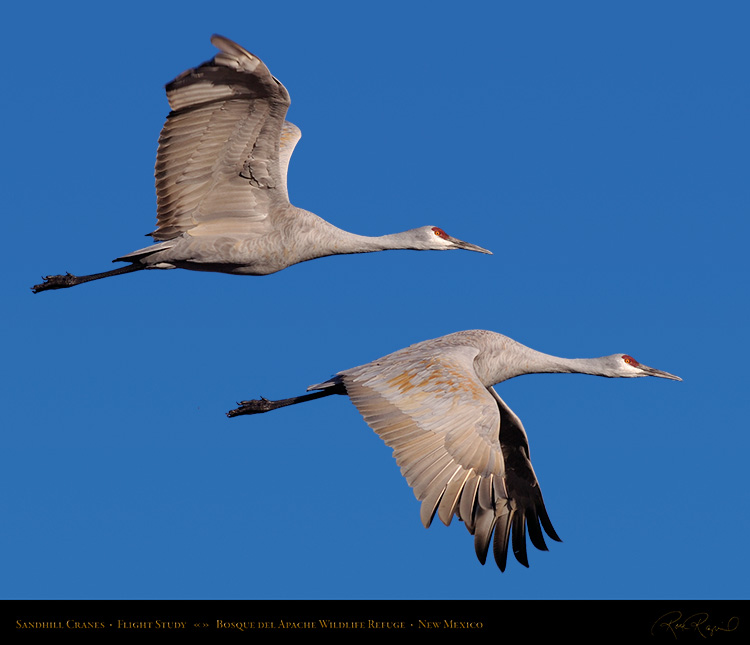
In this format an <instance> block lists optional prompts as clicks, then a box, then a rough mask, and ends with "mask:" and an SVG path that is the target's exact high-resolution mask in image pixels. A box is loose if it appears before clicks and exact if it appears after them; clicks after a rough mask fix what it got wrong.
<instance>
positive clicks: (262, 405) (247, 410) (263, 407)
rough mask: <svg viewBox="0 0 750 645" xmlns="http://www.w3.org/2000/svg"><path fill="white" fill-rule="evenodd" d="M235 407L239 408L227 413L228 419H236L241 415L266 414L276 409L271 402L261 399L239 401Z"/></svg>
mask: <svg viewBox="0 0 750 645" xmlns="http://www.w3.org/2000/svg"><path fill="white" fill-rule="evenodd" d="M237 405H239V406H240V407H239V408H236V409H234V410H230V411H229V412H227V416H228V417H230V418H231V417H238V416H240V415H242V414H260V413H261V412H268V411H269V410H273V409H275V408H276V406H275V405H274V402H273V401H269V400H268V399H264V398H263V397H260V399H253V400H252V401H240V402H239V403H238V404H237Z"/></svg>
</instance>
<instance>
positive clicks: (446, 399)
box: [227, 330, 682, 571]
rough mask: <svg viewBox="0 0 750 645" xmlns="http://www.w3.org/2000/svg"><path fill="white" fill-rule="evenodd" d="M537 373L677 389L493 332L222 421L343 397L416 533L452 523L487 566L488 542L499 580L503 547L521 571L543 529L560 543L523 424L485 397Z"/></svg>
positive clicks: (647, 371) (423, 349)
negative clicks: (381, 451)
mask: <svg viewBox="0 0 750 645" xmlns="http://www.w3.org/2000/svg"><path fill="white" fill-rule="evenodd" d="M544 372H567V373H581V374H594V375H598V376H607V377H638V376H658V377H661V378H666V379H672V380H675V381H681V380H682V379H681V378H679V377H678V376H674V375H672V374H669V373H667V372H662V371H661V370H657V369H654V368H651V367H647V366H646V365H642V364H641V363H639V362H638V361H636V360H635V359H634V358H633V357H632V356H629V355H627V354H612V355H611V356H602V357H601V358H573V359H570V358H559V357H557V356H551V355H549V354H543V353H541V352H538V351H536V350H533V349H530V348H528V347H525V346H524V345H522V344H521V343H518V342H516V341H515V340H512V339H511V338H508V337H507V336H503V335H501V334H497V333H495V332H491V331H485V330H470V331H460V332H456V333H454V334H449V335H447V336H442V337H440V338H435V339H432V340H427V341H423V342H421V343H417V344H415V345H411V346H410V347H407V348H405V349H402V350H399V351H397V352H394V353H393V354H389V355H388V356H385V357H383V358H380V359H378V360H376V361H373V362H371V363H367V364H366V365H360V366H359V367H354V368H351V369H348V370H344V371H342V372H339V373H337V374H336V375H335V376H333V377H332V378H330V379H329V380H327V381H324V382H322V383H318V384H316V385H311V386H310V387H309V388H307V389H308V391H312V393H310V394H303V395H301V396H296V397H292V398H289V399H282V400H278V401H270V400H268V399H264V398H261V399H256V400H252V401H241V402H240V403H239V405H240V407H239V408H237V409H235V410H231V411H230V412H228V413H227V416H230V417H235V416H239V415H244V414H258V413H261V412H268V411H270V410H275V409H277V408H281V407H284V406H288V405H294V404H297V403H302V402H304V401H311V400H313V399H318V398H321V397H325V396H329V395H331V394H346V395H348V396H349V398H350V399H351V401H352V403H353V404H354V405H355V406H356V408H357V409H358V410H359V412H360V414H362V416H363V417H364V420H365V421H366V422H367V424H368V425H369V426H370V427H371V428H372V429H373V430H374V431H375V432H376V433H377V434H378V435H379V436H380V438H381V439H383V441H385V443H386V444H387V445H388V446H389V447H391V448H393V454H394V457H395V458H396V462H397V463H398V465H399V466H400V468H401V473H402V474H403V476H404V477H405V478H406V481H407V482H408V484H409V485H410V486H411V487H412V489H413V491H414V495H415V496H416V498H417V499H418V500H419V501H421V502H422V504H421V511H420V515H421V519H422V523H423V524H424V526H425V527H429V526H430V524H431V523H432V520H433V518H434V516H435V513H437V515H438V517H439V518H440V520H441V521H442V522H443V523H444V524H445V525H446V526H447V525H449V524H450V523H451V520H452V518H453V516H456V517H458V518H459V520H461V521H463V523H464V524H465V525H466V528H467V529H468V530H469V532H470V533H471V534H472V535H474V547H475V550H476V554H477V557H478V558H479V561H480V562H481V563H482V564H484V563H485V561H486V559H487V554H488V551H489V546H490V541H492V551H493V556H494V559H495V561H496V563H497V565H498V567H499V568H500V570H501V571H504V570H505V566H506V561H507V555H508V548H509V545H510V546H511V547H512V549H513V554H514V555H515V557H516V559H517V560H518V562H520V563H521V564H522V565H524V566H526V567H528V566H529V563H528V557H527V553H526V533H527V532H528V535H529V538H530V540H531V543H532V544H533V545H534V546H535V547H536V548H537V549H540V550H543V551H546V550H547V546H546V544H545V541H544V536H543V532H542V528H543V529H544V531H545V532H546V533H547V535H548V536H549V537H550V538H552V539H553V540H556V541H560V538H559V537H558V535H557V533H556V532H555V529H554V528H553V526H552V523H551V521H550V518H549V515H548V514H547V510H546V508H545V505H544V500H543V499H542V491H541V489H540V487H539V482H538V480H537V477H536V475H535V474H534V468H533V467H532V465H531V461H530V456H529V442H528V438H527V436H526V431H525V430H524V427H523V424H522V423H521V420H520V419H519V418H518V417H517V416H516V415H515V414H514V413H513V411H512V410H511V409H510V408H509V407H508V406H507V404H506V403H505V401H503V400H502V399H501V398H500V396H499V395H498V394H497V392H496V391H495V389H494V388H493V385H495V384H497V383H501V382H503V381H507V380H508V379H510V378H513V377H515V376H520V375H522V374H537V373H544ZM540 525H541V527H540ZM493 532H494V538H493V537H492V536H493Z"/></svg>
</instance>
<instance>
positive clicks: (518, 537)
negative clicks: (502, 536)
mask: <svg viewBox="0 0 750 645" xmlns="http://www.w3.org/2000/svg"><path fill="white" fill-rule="evenodd" d="M511 531H512V536H511V539H512V542H513V555H515V556H516V560H518V561H519V562H520V563H521V564H522V565H523V566H524V567H526V568H528V566H529V560H528V558H527V556H526V517H525V515H524V513H523V511H518V512H517V513H516V514H515V517H514V518H513V528H512V529H511Z"/></svg>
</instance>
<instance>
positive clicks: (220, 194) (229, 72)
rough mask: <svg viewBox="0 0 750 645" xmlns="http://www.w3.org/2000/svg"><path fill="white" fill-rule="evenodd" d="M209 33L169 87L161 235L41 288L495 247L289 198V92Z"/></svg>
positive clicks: (160, 170)
mask: <svg viewBox="0 0 750 645" xmlns="http://www.w3.org/2000/svg"><path fill="white" fill-rule="evenodd" d="M211 42H212V43H213V44H214V45H215V46H216V47H217V48H218V49H219V50H220V53H219V54H217V55H216V56H215V57H214V58H213V59H212V60H210V61H208V62H206V63H203V64H202V65H200V66H198V67H196V68H195V69H190V70H188V71H186V72H184V73H182V74H180V75H179V76H178V77H177V78H176V79H174V80H173V81H172V82H171V83H169V84H168V85H167V87H166V90H167V98H168V99H169V104H170V107H171V108H172V112H171V113H170V114H169V116H168V117H167V121H166V123H165V124H164V128H163V129H162V132H161V136H160V138H159V150H158V154H157V158H156V172H155V174H156V193H157V215H158V227H157V229H156V231H154V232H153V233H150V235H151V236H152V237H153V238H154V240H155V241H156V242H157V244H153V245H151V246H149V247H147V248H144V249H139V250H138V251H133V252H132V253H128V254H127V255H123V256H121V257H119V258H117V259H116V260H114V261H115V262H118V261H123V262H130V264H128V265H126V266H123V267H120V268H118V269H114V270H112V271H105V272H103V273H95V274H92V275H87V276H80V277H78V276H74V275H72V274H70V273H68V274H66V275H53V276H47V277H46V278H45V280H44V282H43V283H41V284H38V285H35V286H34V287H32V290H33V291H34V292H35V293H37V292H39V291H45V290H48V289H63V288H65V287H72V286H74V285H77V284H82V283H84V282H90V281H91V280H98V279H100V278H106V277H109V276H113V275H119V274H122V273H130V272H132V271H139V270H141V269H174V268H181V269H191V270H194V271H216V272H220V273H234V274H241V275H267V274H269V273H275V272H276V271H280V270H281V269H285V268H286V267H288V266H291V265H293V264H297V263H299V262H305V261H306V260H312V259H315V258H320V257H325V256H328V255H339V254H347V253H370V252H372V251H385V250H388V249H413V250H418V251H426V250H437V251H440V250H449V249H466V250H468V251H479V252H480V253H490V251H487V250H486V249H483V248H482V247H480V246H477V245H475V244H470V243H468V242H463V241H461V240H458V239H456V238H454V237H451V236H450V235H448V234H447V233H446V232H445V231H443V230H442V229H441V228H438V227H437V226H423V227H421V228H416V229H412V230H409V231H404V232H402V233H393V234H390V235H383V236H380V237H367V236H363V235H355V234H353V233H349V232H347V231H344V230H341V229H339V228H337V227H335V226H333V225H332V224H329V223H328V222H326V221H325V220H324V219H321V218H320V217H318V216H317V215H314V214H313V213H310V212H309V211H306V210H303V209H301V208H297V207H295V206H292V205H291V204H290V203H289V197H288V194H287V186H286V178H287V167H288V164H289V159H290V157H291V156H292V151H293V150H294V146H295V145H296V143H297V141H298V140H299V138H300V130H299V128H297V127H296V126H295V125H293V124H291V123H289V122H288V121H285V120H284V119H285V116H286V112H287V108H288V107H289V102H290V101H289V93H288V92H287V91H286V89H285V88H284V86H283V85H282V84H281V83H280V82H279V81H278V80H277V79H276V78H274V77H273V76H272V75H271V72H269V71H268V68H267V67H266V66H265V65H264V64H263V63H262V62H261V61H260V59H258V58H257V57H256V56H253V55H252V54H251V53H249V52H248V51H246V50H245V49H243V48H242V47H240V46H239V45H237V44H236V43H234V42H232V41H231V40H228V39H227V38H223V37H222V36H213V37H212V38H211Z"/></svg>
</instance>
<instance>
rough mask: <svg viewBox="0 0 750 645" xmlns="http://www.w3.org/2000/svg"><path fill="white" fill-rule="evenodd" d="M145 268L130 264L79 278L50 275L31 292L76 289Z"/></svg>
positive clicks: (70, 274) (67, 274)
mask: <svg viewBox="0 0 750 645" xmlns="http://www.w3.org/2000/svg"><path fill="white" fill-rule="evenodd" d="M145 268H146V267H145V266H143V265H142V264H128V265H127V266H124V267H119V268H117V269H112V270H111V271H103V272H102V273H92V274H91V275H82V276H77V275H73V274H72V273H66V274H65V275H48V276H46V277H45V278H44V282H42V283H41V284H35V285H34V286H33V287H31V290H32V291H33V292H34V293H39V292H40V291H47V290H48V289H66V288H67V287H75V286H76V285H77V284H83V283H84V282H91V281H92V280H99V279H101V278H109V277H110V276H113V275H120V274H121V273H131V272H133V271H140V270H141V269H145Z"/></svg>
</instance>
